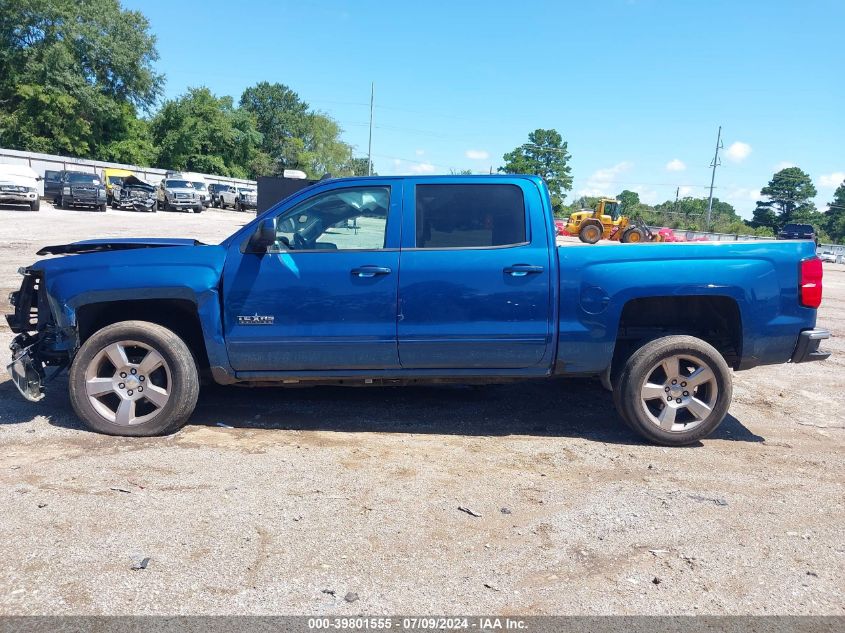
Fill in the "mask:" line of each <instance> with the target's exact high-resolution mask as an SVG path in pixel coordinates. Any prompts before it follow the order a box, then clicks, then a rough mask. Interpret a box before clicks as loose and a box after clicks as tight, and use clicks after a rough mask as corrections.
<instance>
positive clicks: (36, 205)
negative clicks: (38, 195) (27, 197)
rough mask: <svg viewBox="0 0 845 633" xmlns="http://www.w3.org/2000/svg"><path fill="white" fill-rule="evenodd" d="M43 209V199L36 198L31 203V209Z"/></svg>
mask: <svg viewBox="0 0 845 633" xmlns="http://www.w3.org/2000/svg"><path fill="white" fill-rule="evenodd" d="M40 209H41V200H40V199H36V200H35V201H33V202H30V203H29V210H30V211H39V210H40Z"/></svg>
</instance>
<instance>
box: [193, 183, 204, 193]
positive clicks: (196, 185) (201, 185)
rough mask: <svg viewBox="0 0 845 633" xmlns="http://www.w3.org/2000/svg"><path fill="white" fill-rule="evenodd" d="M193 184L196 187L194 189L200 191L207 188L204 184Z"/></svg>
mask: <svg viewBox="0 0 845 633" xmlns="http://www.w3.org/2000/svg"><path fill="white" fill-rule="evenodd" d="M192 184H193V185H194V189H199V190H200V191H205V190H206V186H205V183H204V182H194V183H192Z"/></svg>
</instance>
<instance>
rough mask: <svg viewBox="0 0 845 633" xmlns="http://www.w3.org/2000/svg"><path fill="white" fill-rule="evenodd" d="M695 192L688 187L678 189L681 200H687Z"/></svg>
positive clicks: (683, 186)
mask: <svg viewBox="0 0 845 633" xmlns="http://www.w3.org/2000/svg"><path fill="white" fill-rule="evenodd" d="M694 192H695V190H694V189H693V188H692V187H689V186H687V185H681V186H680V187H678V197H679V198H686V197H687V196H691V195H692V194H693V193H694Z"/></svg>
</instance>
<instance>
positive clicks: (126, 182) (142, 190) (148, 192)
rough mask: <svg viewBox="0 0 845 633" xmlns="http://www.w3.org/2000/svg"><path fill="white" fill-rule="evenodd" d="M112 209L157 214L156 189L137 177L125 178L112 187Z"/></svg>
mask: <svg viewBox="0 0 845 633" xmlns="http://www.w3.org/2000/svg"><path fill="white" fill-rule="evenodd" d="M111 206H112V209H133V210H135V211H144V212H155V210H156V188H155V187H153V186H152V185H151V184H149V183H147V182H144V181H143V180H141V179H140V178H138V177H137V176H133V175H130V176H125V177H124V178H122V179H121V181H120V182H119V183H114V184H113V185H112V202H111Z"/></svg>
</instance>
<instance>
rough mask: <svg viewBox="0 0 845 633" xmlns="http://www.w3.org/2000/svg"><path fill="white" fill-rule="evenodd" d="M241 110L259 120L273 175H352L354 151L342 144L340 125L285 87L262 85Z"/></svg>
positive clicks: (245, 95) (245, 96)
mask: <svg viewBox="0 0 845 633" xmlns="http://www.w3.org/2000/svg"><path fill="white" fill-rule="evenodd" d="M240 107H241V109H242V110H245V111H246V112H249V113H251V114H252V115H253V116H254V117H255V122H256V128H257V130H258V131H259V132H260V133H261V135H262V142H261V151H262V152H263V153H264V154H265V155H266V156H267V157H268V158H269V161H270V163H271V164H272V166H273V167H272V171H273V173H276V174H280V173H282V172H283V171H284V170H285V169H301V170H302V171H304V172H305V173H307V174H308V176H310V177H311V178H319V177H321V176H323V175H324V174H326V173H331V174H338V175H343V174H348V173H351V171H352V169H353V165H352V163H351V161H352V147H351V146H350V145H348V144H347V143H344V142H343V141H342V140H341V138H340V137H341V134H342V133H343V130H342V129H341V128H340V125H338V123H337V122H336V121H335V120H333V119H332V118H331V117H329V116H327V115H325V114H323V113H321V112H314V111H312V110H311V109H310V108H309V107H308V104H307V103H305V102H304V101H303V100H302V99H300V98H299V95H298V94H296V93H295V92H294V91H293V90H291V89H290V88H288V87H287V86H285V85H284V84H280V83H269V82H266V81H262V82H261V83H259V84H256V85H255V86H252V87H250V88H247V89H246V90H244V92H243V95H241V101H240Z"/></svg>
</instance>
